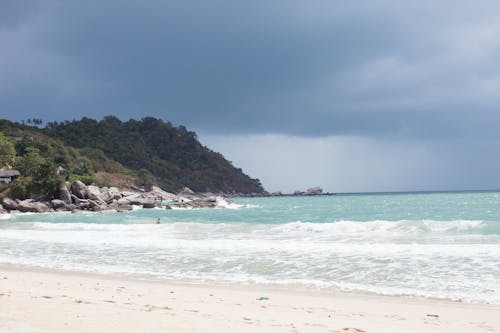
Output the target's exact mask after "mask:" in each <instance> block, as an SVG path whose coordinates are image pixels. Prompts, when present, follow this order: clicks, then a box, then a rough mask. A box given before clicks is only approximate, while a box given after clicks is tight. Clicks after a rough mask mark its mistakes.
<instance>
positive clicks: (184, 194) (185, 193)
mask: <svg viewBox="0 0 500 333" xmlns="http://www.w3.org/2000/svg"><path fill="white" fill-rule="evenodd" d="M177 195H178V196H180V197H190V196H193V195H195V193H194V192H193V191H192V190H191V189H190V188H189V187H184V188H183V189H182V190H181V191H180V192H179V193H177Z"/></svg>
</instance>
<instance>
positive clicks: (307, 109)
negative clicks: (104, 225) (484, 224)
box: [0, 0, 500, 138]
mask: <svg viewBox="0 0 500 333" xmlns="http://www.w3.org/2000/svg"><path fill="white" fill-rule="evenodd" d="M9 4H10V5H9V6H7V7H6V9H7V10H6V11H3V13H6V12H7V13H9V12H10V14H11V15H7V14H3V15H2V14H0V20H2V19H3V18H5V20H6V22H7V19H6V18H7V17H13V18H15V19H13V20H12V21H11V22H10V23H9V24H8V29H3V30H0V43H1V44H0V51H1V52H0V72H1V73H2V75H1V76H0V87H1V90H0V109H1V110H2V113H3V114H5V116H6V117H9V118H17V119H23V118H26V117H31V116H33V115H37V116H39V117H42V118H44V119H47V120H54V119H68V118H69V119H71V118H78V117H81V116H85V115H86V116H94V117H100V116H102V115H105V114H116V115H118V116H120V117H122V118H129V117H136V118H137V117H140V116H144V115H154V116H161V117H163V118H165V119H170V120H173V121H174V122H176V123H183V124H186V125H188V126H190V127H193V128H194V129H195V130H201V131H204V132H211V133H221V132H231V133H291V134H297V135H305V136H323V135H332V134H336V135H338V134H346V135H364V136H376V137H381V136H390V137H403V138H404V137H409V138H415V137H419V138H429V137H454V136H460V137H462V136H471V137H477V136H485V137H496V136H497V135H498V134H497V132H498V131H497V130H496V128H495V124H498V123H499V121H500V115H499V112H497V111H496V110H497V109H498V106H499V102H500V101H499V97H498V94H497V93H496V92H497V91H498V90H499V88H500V69H499V68H498V66H497V65H496V63H497V61H496V59H498V55H499V54H498V53H499V51H500V48H499V47H498V46H497V45H498V43H496V42H495V41H496V40H498V37H500V25H499V24H497V23H496V21H497V20H496V17H495V16H496V15H495V14H494V13H496V12H498V9H500V8H499V7H500V5H499V4H497V2H494V1H481V2H477V3H469V2H460V1H459V2H456V1H453V2H451V1H442V2H439V3H432V4H431V3H418V4H408V3H401V2H398V1H382V0H380V1H366V2H345V1H318V2H314V3H304V2H300V1H250V2H248V1H228V0H218V1H168V2H164V1H153V0H148V1H141V2H123V1H115V0H110V1H85V2H81V1H64V2H60V1H44V2H36V1H33V2H22V1H16V2H9ZM33 4H36V5H37V6H36V7H33V6H32V5H33ZM33 8H36V9H35V10H33ZM4 9H5V8H4ZM35 14H36V15H35ZM14 23H15V24H14ZM0 26H1V25H0Z"/></svg>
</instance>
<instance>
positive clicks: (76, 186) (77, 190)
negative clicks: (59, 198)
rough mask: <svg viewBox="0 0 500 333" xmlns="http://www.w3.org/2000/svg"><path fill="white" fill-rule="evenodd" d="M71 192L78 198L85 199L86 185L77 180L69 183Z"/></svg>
mask: <svg viewBox="0 0 500 333" xmlns="http://www.w3.org/2000/svg"><path fill="white" fill-rule="evenodd" d="M71 193H73V195H75V196H76V197H78V198H79V199H87V185H85V184H84V183H82V182H81V181H79V180H77V181H76V182H74V183H73V184H71Z"/></svg>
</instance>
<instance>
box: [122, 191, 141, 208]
mask: <svg viewBox="0 0 500 333" xmlns="http://www.w3.org/2000/svg"><path fill="white" fill-rule="evenodd" d="M144 200H145V198H144V197H143V195H142V194H140V193H133V194H131V195H128V196H125V197H123V198H120V199H119V200H118V203H119V204H126V205H142V203H143V202H144Z"/></svg>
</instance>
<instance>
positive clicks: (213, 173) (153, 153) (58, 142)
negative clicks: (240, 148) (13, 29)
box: [0, 116, 264, 193]
mask: <svg viewBox="0 0 500 333" xmlns="http://www.w3.org/2000/svg"><path fill="white" fill-rule="evenodd" d="M30 123H33V124H35V125H39V124H40V123H39V121H38V120H37V121H36V122H34V121H33V120H31V122H30ZM0 131H2V132H4V133H5V135H6V136H7V137H11V138H16V143H15V150H16V152H17V155H18V156H20V158H22V159H24V157H25V156H26V155H29V154H30V152H32V149H36V150H37V155H38V156H34V155H33V156H28V158H27V160H26V161H29V160H30V159H35V158H40V160H38V162H40V161H41V160H44V161H46V162H47V164H46V165H45V167H46V171H47V172H48V174H49V175H51V174H52V172H53V170H54V168H57V167H58V166H61V167H63V168H64V172H62V174H61V176H64V178H65V179H66V180H69V181H73V180H77V179H78V180H82V181H83V182H85V183H87V184H89V183H92V182H94V181H97V178H96V176H97V174H99V175H101V177H100V178H99V181H100V182H108V180H107V179H109V180H110V181H114V180H116V179H122V180H123V179H127V180H126V182H129V180H128V178H129V177H130V179H131V181H133V179H132V178H137V179H138V180H139V182H141V183H142V184H143V185H146V186H149V185H152V184H158V185H160V186H161V187H162V188H164V189H166V190H169V191H178V190H180V189H182V188H183V187H185V186H187V187H189V188H191V189H193V190H194V191H199V192H225V193H231V192H239V193H262V192H263V191H264V189H263V188H262V185H261V184H260V181H259V180H258V179H252V178H250V177H248V176H247V175H245V174H244V173H243V172H242V170H241V169H239V168H235V167H234V166H233V165H232V164H231V162H229V161H227V160H226V159H225V158H224V157H223V156H222V155H221V154H219V153H216V152H214V151H212V150H210V149H208V148H207V147H205V146H203V145H201V144H200V142H199V141H198V139H197V137H196V134H195V133H194V132H191V131H189V130H188V129H186V128H185V127H184V126H178V127H175V126H173V125H172V124H171V123H170V122H164V121H162V120H161V119H155V118H151V117H147V118H143V119H142V120H140V121H138V120H133V119H131V120H129V121H126V122H122V121H121V120H120V119H118V118H117V117H114V116H107V117H105V118H104V119H103V120H101V121H97V120H94V119H90V118H82V119H81V120H78V121H64V122H60V123H58V122H51V123H48V124H47V126H46V128H45V129H40V128H37V127H35V126H26V125H23V124H19V123H13V122H10V121H7V120H2V119H0ZM31 162H32V163H35V162H37V161H36V160H32V161H31ZM49 162H50V163H49ZM26 163H27V164H29V163H28V162H26ZM49 164H50V166H49ZM25 167H26V168H28V166H25ZM55 170H57V169H55ZM21 174H22V175H23V176H25V175H24V174H23V172H21ZM103 175H106V176H103ZM113 175H119V176H118V177H116V176H113ZM57 178H59V177H57ZM52 180H53V179H52ZM52 180H50V179H49V182H48V183H49V184H50V183H51V182H52ZM37 184H38V183H37ZM20 185H21V184H19V186H20ZM16 186H17V185H16ZM37 187H39V186H37ZM41 187H43V188H46V187H50V186H48V184H44V185H43V186H41ZM32 190H34V189H33V188H28V192H29V191H32Z"/></svg>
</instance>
